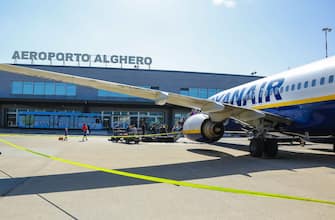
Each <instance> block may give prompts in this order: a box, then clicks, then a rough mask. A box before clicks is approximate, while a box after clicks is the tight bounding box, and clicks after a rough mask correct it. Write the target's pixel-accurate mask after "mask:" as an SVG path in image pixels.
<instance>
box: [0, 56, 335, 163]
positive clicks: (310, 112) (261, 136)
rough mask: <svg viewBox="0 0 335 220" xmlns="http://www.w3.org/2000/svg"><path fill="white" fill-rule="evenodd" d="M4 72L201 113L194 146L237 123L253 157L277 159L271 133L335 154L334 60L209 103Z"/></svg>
mask: <svg viewBox="0 0 335 220" xmlns="http://www.w3.org/2000/svg"><path fill="white" fill-rule="evenodd" d="M0 70H3V71H6V72H11V73H16V74H22V75H27V76H33V77H40V78H45V79H51V80H56V81H61V82H65V83H73V84H77V85H81V86H88V87H92V88H96V89H103V90H107V91H111V92H117V93H123V94H127V95H132V96H138V97H141V98H146V99H151V100H154V101H155V103H156V104H158V105H164V104H165V103H169V104H173V105H179V106H184V107H188V108H193V109H198V110H200V111H201V112H200V113H199V114H195V115H192V116H190V117H189V118H187V119H186V121H185V123H184V126H183V133H184V135H185V136H186V137H187V138H189V139H191V140H196V141H201V142H215V141H218V140H219V139H220V138H221V137H222V136H223V134H224V124H225V123H224V122H225V121H226V120H228V119H234V120H236V121H237V122H239V123H241V124H242V125H243V126H244V127H246V128H248V132H249V134H250V146H249V149H250V153H251V155H252V156H254V157H261V156H262V155H265V156H267V157H274V156H275V155H276V154H277V152H278V143H277V140H276V139H275V138H274V137H273V136H272V135H270V134H269V132H272V131H279V132H282V133H286V134H288V133H289V134H294V135H299V136H301V137H304V138H307V139H308V137H312V136H319V138H317V139H315V140H318V141H319V142H320V141H321V142H326V143H332V144H333V145H334V150H335V79H334V78H335V57H330V58H327V59H323V60H320V61H317V62H313V63H310V64H307V65H304V66H301V67H297V68H294V69H290V70H288V71H285V72H282V73H279V74H276V75H273V76H270V77H266V78H262V79H259V80H256V81H253V82H249V83H246V84H243V85H240V86H237V87H234V88H231V89H228V90H224V91H222V92H220V93H218V94H216V95H214V96H212V97H210V98H209V99H201V98H195V97H189V96H184V95H180V94H175V93H170V92H164V91H157V90H151V89H146V88H140V87H135V86H130V85H125V84H120V83H114V82H108V81H102V80H97V79H92V78H85V77H79V76H73V75H68V74H63V73H56V72H51V71H45V70H37V69H31V68H27V67H21V66H15V65H9V64H0ZM310 140H312V139H310Z"/></svg>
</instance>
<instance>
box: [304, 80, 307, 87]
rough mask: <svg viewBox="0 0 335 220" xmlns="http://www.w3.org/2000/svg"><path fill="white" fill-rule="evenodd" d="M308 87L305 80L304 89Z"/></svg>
mask: <svg viewBox="0 0 335 220" xmlns="http://www.w3.org/2000/svg"><path fill="white" fill-rule="evenodd" d="M307 87H308V81H305V83H304V88H305V89H306V88H307Z"/></svg>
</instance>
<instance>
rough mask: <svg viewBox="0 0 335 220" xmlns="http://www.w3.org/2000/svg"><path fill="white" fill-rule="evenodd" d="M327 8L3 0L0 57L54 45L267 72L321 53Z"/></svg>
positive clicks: (206, 1) (300, 1)
mask: <svg viewBox="0 0 335 220" xmlns="http://www.w3.org/2000/svg"><path fill="white" fill-rule="evenodd" d="M334 8H335V1H333V0H169V1H168V0H167V1H158V0H106V1H102V0H96V1H93V0H92V1H85V0H80V1H79V0H76V1H75V0H57V1H56V0H55V1H51V0H49V1H46V0H35V1H32V0H31V1H28V0H21V1H18V0H17V1H15V0H13V1H10V0H8V1H2V2H1V6H0V25H1V29H0V42H1V43H0V62H1V63H5V62H12V60H11V57H12V54H13V51H15V50H28V51H52V52H59V51H61V52H80V53H90V54H111V55H112V54H116V55H137V56H150V57H152V59H153V63H152V66H151V68H152V69H166V70H187V71H200V72H217V73H233V74H234V73H236V74H250V73H251V72H253V71H257V72H258V74H259V75H271V74H274V73H277V72H280V71H284V70H286V69H288V68H289V67H291V68H292V67H296V66H299V65H302V64H304V63H308V62H311V61H314V60H318V59H322V58H324V56H325V49H324V47H325V45H324V44H325V40H324V33H323V32H322V31H321V29H322V28H323V27H331V28H333V29H335V13H334ZM328 54H329V56H332V55H335V30H333V31H332V32H330V33H329V35H328ZM117 67H118V66H117ZM143 68H144V67H143Z"/></svg>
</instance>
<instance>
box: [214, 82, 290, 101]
mask: <svg viewBox="0 0 335 220" xmlns="http://www.w3.org/2000/svg"><path fill="white" fill-rule="evenodd" d="M284 81H285V79H284V78H279V79H274V80H272V81H270V82H263V83H262V84H259V85H257V84H251V85H250V87H245V88H241V89H235V90H232V91H230V90H228V91H225V92H222V93H219V94H217V95H214V96H213V97H211V99H212V100H214V101H216V102H219V103H229V104H232V105H238V106H246V105H247V104H250V103H248V101H249V102H251V104H253V105H255V104H262V103H268V102H270V101H271V94H273V95H274V98H275V100H282V97H281V95H280V87H281V86H282V85H283V84H284Z"/></svg>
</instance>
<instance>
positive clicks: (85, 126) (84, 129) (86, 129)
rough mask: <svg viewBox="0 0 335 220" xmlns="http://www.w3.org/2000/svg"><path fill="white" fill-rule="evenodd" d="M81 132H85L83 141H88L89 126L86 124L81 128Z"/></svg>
mask: <svg viewBox="0 0 335 220" xmlns="http://www.w3.org/2000/svg"><path fill="white" fill-rule="evenodd" d="M81 130H82V131H83V139H82V141H85V140H86V141H87V140H88V139H87V131H88V127H87V125H86V124H85V123H84V124H83V126H82V127H81Z"/></svg>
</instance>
